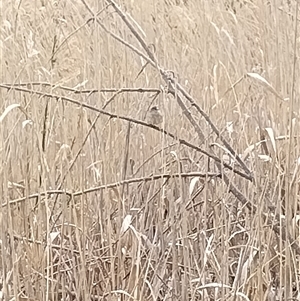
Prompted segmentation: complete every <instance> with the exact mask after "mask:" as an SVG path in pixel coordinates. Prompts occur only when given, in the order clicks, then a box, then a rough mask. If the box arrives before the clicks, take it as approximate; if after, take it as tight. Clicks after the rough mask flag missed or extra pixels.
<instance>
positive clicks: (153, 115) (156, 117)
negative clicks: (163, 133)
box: [148, 106, 163, 125]
mask: <svg viewBox="0 0 300 301" xmlns="http://www.w3.org/2000/svg"><path fill="white" fill-rule="evenodd" d="M148 122H149V123H151V124H153V125H157V124H160V123H162V122H163V116H162V114H161V111H160V110H159V108H158V106H153V107H152V108H151V109H150V111H149V113H148Z"/></svg>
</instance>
